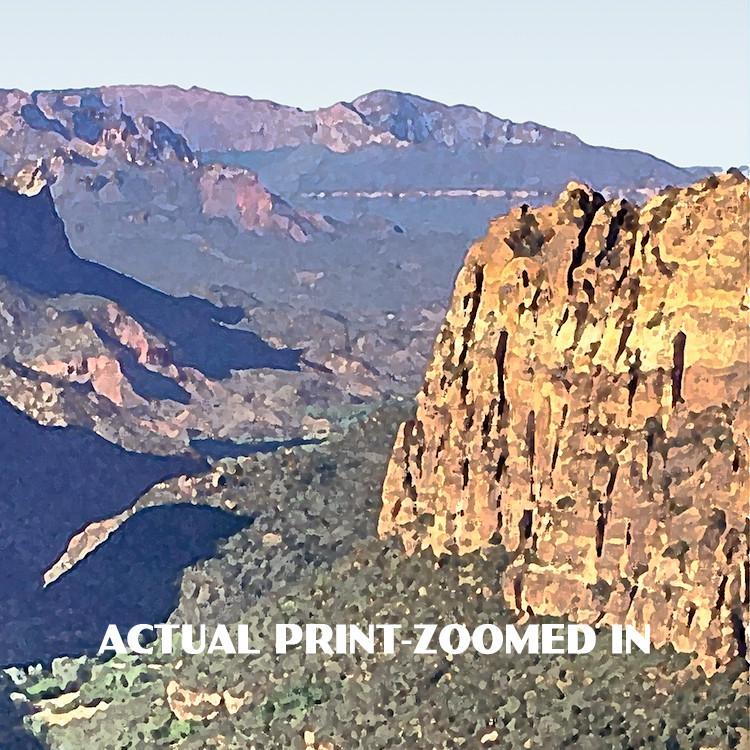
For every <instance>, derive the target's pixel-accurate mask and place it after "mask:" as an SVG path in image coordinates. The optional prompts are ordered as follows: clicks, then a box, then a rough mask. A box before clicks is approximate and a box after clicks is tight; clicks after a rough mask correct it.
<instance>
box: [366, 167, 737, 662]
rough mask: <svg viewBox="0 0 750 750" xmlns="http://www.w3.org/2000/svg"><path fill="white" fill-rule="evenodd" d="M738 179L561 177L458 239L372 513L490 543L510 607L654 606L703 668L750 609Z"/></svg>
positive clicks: (418, 531)
mask: <svg viewBox="0 0 750 750" xmlns="http://www.w3.org/2000/svg"><path fill="white" fill-rule="evenodd" d="M748 203H749V201H748V182H747V180H746V179H745V178H744V177H743V176H742V175H741V174H740V173H739V172H737V171H734V170H733V171H731V172H730V173H728V174H725V175H721V176H717V177H711V178H709V179H707V180H704V181H702V182H699V183H697V184H695V185H693V186H691V187H689V188H685V189H679V190H678V189H669V190H667V191H665V192H663V193H661V194H660V195H658V196H656V197H655V198H653V199H652V200H650V201H649V202H648V203H646V204H645V205H644V206H643V207H641V208H639V207H637V206H634V205H632V204H630V203H628V202H626V201H612V202H605V201H604V199H603V198H602V197H601V196H600V195H599V194H597V193H595V192H592V191H590V190H589V189H587V188H586V187H584V186H579V185H575V184H571V185H569V186H568V189H567V190H566V191H565V192H564V193H563V194H562V195H561V196H560V198H559V200H558V201H557V202H556V203H555V204H554V205H551V206H545V207H542V208H539V209H534V210H532V209H529V208H528V207H525V206H523V207H521V208H519V209H516V210H514V211H512V212H511V213H510V214H508V215H507V216H504V217H502V218H499V219H497V220H496V221H494V222H493V223H492V225H491V226H490V229H489V233H488V235H487V237H486V238H485V239H484V240H482V241H481V242H479V243H477V244H475V245H474V246H473V247H472V248H471V249H470V251H469V253H468V256H467V258H466V262H465V264H464V266H463V269H462V270H461V272H460V273H459V276H458V278H457V281H456V287H455V292H454V296H453V300H452V303H451V306H450V310H449V312H448V314H447V317H446V320H445V323H444V325H443V327H442V329H441V332H440V334H439V336H438V340H437V342H436V345H435V349H434V354H433V359H432V363H431V365H430V366H429V368H428V372H427V375H426V380H425V384H424V388H423V390H422V391H421V392H420V394H419V397H418V407H417V413H416V418H415V419H414V420H413V421H409V422H407V423H405V424H403V425H402V427H401V429H400V432H399V435H398V437H397V440H396V445H395V447H394V451H393V455H392V459H391V462H390V466H389V469H388V473H387V477H386V481H385V485H384V489H383V501H384V502H383V509H382V513H381V516H380V523H379V531H380V533H381V535H384V536H385V535H389V534H399V535H400V536H401V537H402V539H403V542H404V544H405V546H406V548H407V550H408V551H414V550H416V549H420V548H426V547H429V548H432V550H434V552H435V553H437V554H443V553H449V554H464V553H468V552H471V551H473V550H477V549H479V548H482V547H484V546H487V545H490V544H498V543H501V544H503V545H504V546H506V547H507V548H508V549H510V550H513V551H515V553H516V554H515V559H514V562H513V563H512V565H511V566H510V568H509V570H508V571H506V573H505V579H504V581H505V584H504V585H505V588H506V595H507V598H508V601H509V603H511V604H512V605H514V606H515V607H517V608H518V610H520V611H525V612H529V613H535V614H548V615H554V616H559V615H562V614H566V615H570V616H571V617H572V618H573V619H577V620H579V621H586V622H592V623H602V624H606V623H629V624H634V625H638V626H643V625H645V624H649V625H650V626H651V631H652V640H653V642H654V644H655V645H656V646H660V645H662V644H665V643H672V644H673V645H674V646H675V648H676V649H677V650H679V651H684V652H688V653H695V654H696V658H699V662H700V664H701V666H702V667H703V668H704V669H705V670H706V671H707V672H711V671H713V670H715V669H717V668H718V667H719V666H720V665H721V664H723V663H724V662H726V660H727V659H728V658H729V657H731V656H732V655H735V654H737V653H739V654H740V655H744V654H745V648H746V645H745V637H744V635H743V631H744V627H745V626H746V625H747V622H748V601H749V598H748V597H749V594H748V573H749V569H748V497H749V495H748V489H749V488H748V415H749V409H748V403H747V397H748V361H749V359H750V352H749V345H748V329H747V323H748V296H747V294H748V292H747V286H748V217H749V213H750V209H749V206H748Z"/></svg>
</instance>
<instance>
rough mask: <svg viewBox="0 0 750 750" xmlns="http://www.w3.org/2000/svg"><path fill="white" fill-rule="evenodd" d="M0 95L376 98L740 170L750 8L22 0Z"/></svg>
mask: <svg viewBox="0 0 750 750" xmlns="http://www.w3.org/2000/svg"><path fill="white" fill-rule="evenodd" d="M0 13H1V15H0V20H1V22H2V24H1V26H0V29H2V30H1V31H0V35H1V36H0V71H1V72H0V86H1V87H18V88H21V89H24V90H27V91H30V90H33V89H41V88H68V87H79V86H89V85H103V84H118V83H151V84H177V85H180V86H184V87H189V86H193V85H197V86H202V87H204V88H208V89H213V90H216V91H223V92H226V93H230V94H242V95H247V96H251V97H254V98H259V99H272V100H274V101H277V102H281V103H283V104H291V105H295V106H298V107H302V108H303V109H311V108H315V107H320V106H327V105H330V104H332V103H334V102H336V101H341V100H351V99H353V98H355V97H357V96H358V95H360V94H363V93H366V92H368V91H372V90H374V89H379V88H388V89H395V90H397V91H406V92H409V93H414V94H419V95H421V96H425V97H428V98H431V99H437V100H439V101H442V102H445V103H447V104H470V105H474V106H476V107H479V108H480V109H483V110H486V111H488V112H491V113H493V114H496V115H498V116H501V117H507V118H510V119H512V120H516V121H525V120H533V121H536V122H540V123H542V124H545V125H549V126H551V127H555V128H559V129H562V130H569V131H571V132H573V133H575V134H576V135H578V136H579V137H581V138H583V140H585V141H587V142H588V143H592V144H595V145H607V146H615V147H618V148H637V149H641V150H643V151H648V152H650V153H652V154H655V155H657V156H660V157H662V158H665V159H667V160H669V161H671V162H673V163H675V164H678V165H681V166H688V165H698V164H701V165H710V166H723V167H728V166H731V165H739V164H747V163H748V162H750V0H628V1H627V2H619V1H618V2H615V1H614V0H567V2H563V1H561V0H536V2H534V1H533V0H462V1H461V2H448V0H373V1H371V0H317V2H311V1H310V0H286V2H284V1H283V0H263V2H259V1H257V0H234V1H233V0H212V1H211V2H206V1H205V0H204V1H203V2H199V1H198V0H192V1H191V0H181V2H177V1H176V0H150V1H148V2H146V1H144V0H126V1H125V2H118V3H101V2H99V1H98V0H97V1H96V2H94V1H91V0H86V1H78V2H77V1H76V0H68V2H64V3H61V2H59V0H37V2H35V3H33V5H32V4H31V3H26V2H14V3H12V4H11V3H6V4H5V7H3V9H2V11H1V12H0Z"/></svg>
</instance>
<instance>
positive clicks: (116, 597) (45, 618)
mask: <svg viewBox="0 0 750 750" xmlns="http://www.w3.org/2000/svg"><path fill="white" fill-rule="evenodd" d="M251 522H252V520H251V519H249V518H246V517H241V516H236V515H233V514H231V513H227V512H226V511H223V510H220V509H218V508H210V507H201V506H195V505H188V504H176V505H165V506H159V507H154V508H146V509H144V510H142V511H139V512H138V513H136V514H135V515H134V516H133V517H132V518H130V519H129V520H128V521H126V522H125V523H124V524H123V525H122V526H120V528H119V529H117V531H115V532H114V533H113V534H112V536H110V538H109V539H108V540H107V541H106V542H105V543H104V544H102V545H100V546H99V547H97V548H96V549H95V550H94V551H93V552H92V553H90V554H89V555H88V556H87V557H86V558H85V559H84V560H82V561H81V562H80V563H79V564H78V565H76V566H75V567H74V568H73V569H72V570H70V571H69V572H68V573H66V574H65V575H64V576H63V577H62V578H60V579H58V580H57V581H56V582H55V583H53V584H52V585H51V586H49V587H47V588H46V589H45V588H42V586H41V580H38V581H37V582H36V584H35V585H31V586H30V587H27V588H25V590H23V591H19V590H14V591H13V592H11V596H10V598H9V599H8V598H7V595H4V597H3V598H4V599H5V605H6V615H5V616H4V617H3V620H2V622H1V623H0V665H8V664H27V663H31V662H42V663H48V662H49V661H51V660H52V659H53V658H55V657H58V656H62V655H80V654H93V653H96V651H97V649H98V648H99V645H100V644H101V641H102V637H103V636H104V633H105V631H106V629H107V625H109V624H110V623H114V624H116V625H118V627H119V628H120V630H121V631H123V632H124V631H125V630H127V629H128V628H130V627H132V626H133V625H135V624H138V623H159V622H165V621H166V620H167V618H168V617H169V615H170V613H171V612H172V611H173V610H174V608H175V607H176V606H177V600H178V595H179V584H180V579H181V576H182V572H183V570H184V569H185V568H186V567H188V566H190V565H192V564H194V563H196V562H197V561H198V560H201V559H205V558H207V557H210V556H211V555H212V554H214V552H215V549H216V543H217V541H218V540H219V539H223V538H226V537H229V536H231V535H232V534H235V533H237V532H238V531H239V530H240V529H242V528H243V527H245V526H247V525H248V524H250V523H251ZM9 604H10V607H8V605H9ZM8 613H10V616H8Z"/></svg>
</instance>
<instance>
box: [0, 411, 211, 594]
mask: <svg viewBox="0 0 750 750" xmlns="http://www.w3.org/2000/svg"><path fill="white" fill-rule="evenodd" d="M0 457H1V458H0V460H1V461H2V466H3V486H2V491H1V492H0V559H2V567H3V572H4V575H3V576H2V577H0V601H5V600H6V597H8V596H10V595H11V594H13V592H14V591H15V590H16V589H18V590H19V591H22V590H25V589H26V588H27V587H28V586H29V585H31V584H32V583H33V582H35V581H37V580H41V575H42V573H43V572H44V570H45V569H46V568H47V567H49V565H51V564H52V563H53V562H54V561H55V560H56V559H57V558H58V557H59V555H60V554H61V553H62V552H63V551H64V550H65V547H66V545H67V542H68V540H69V539H70V537H71V536H72V535H73V534H75V533H76V532H78V531H80V530H81V528H83V527H84V526H85V525H86V524H88V523H90V522H91V521H95V520H99V519H103V518H108V517H110V516H112V515H115V514H116V513H119V512H120V511H122V510H123V509H125V508H127V507H129V506H130V505H131V504H132V503H133V501H134V500H135V499H136V498H137V497H138V496H139V495H141V494H142V493H143V492H144V491H145V490H147V489H148V488H149V487H150V486H151V485H153V484H155V483H156V482H159V481H162V480H164V479H166V478H169V477H172V476H176V475H180V474H190V473H196V472H199V471H201V470H203V469H204V468H205V467H206V464H205V462H204V461H202V460H201V459H197V458H192V457H190V456H187V455H183V456H152V455H148V454H142V453H131V452H129V451H126V450H125V449H124V448H120V447H119V446H117V445H113V444H112V443H109V442H107V441H106V440H104V438H101V437H99V436H98V435H95V434H94V433H92V432H89V431H88V430H86V429H83V428H80V427H43V426H41V425H39V424H37V423H36V422H34V421H33V420H32V419H30V418H29V417H27V416H26V415H25V414H23V413H22V412H20V411H17V410H16V409H15V408H13V407H12V406H11V405H10V404H9V403H8V402H7V401H5V400H2V399H0Z"/></svg>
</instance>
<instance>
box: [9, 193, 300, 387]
mask: <svg viewBox="0 0 750 750" xmlns="http://www.w3.org/2000/svg"><path fill="white" fill-rule="evenodd" d="M0 274H3V275H5V276H7V277H8V278H10V279H12V280H13V281H15V282H17V283H19V284H21V285H23V286H25V287H26V288H28V289H32V290H33V291H35V292H37V293H39V294H43V295H45V296H58V295H60V294H74V293H81V294H91V295H97V296H101V297H105V298H107V299H110V300H113V301H114V302H117V303H118V304H119V305H121V306H122V307H123V308H124V309H125V310H126V311H127V312H128V313H129V314H130V315H132V316H133V317H135V318H136V319H137V320H138V321H139V322H140V323H142V324H144V325H146V326H147V327H148V328H150V329H151V330H152V331H154V332H155V333H157V334H160V335H161V336H162V337H163V338H165V339H166V340H167V341H168V342H169V344H170V348H171V350H172V356H173V358H174V361H175V363H176V364H178V365H181V366H189V367H196V368H197V369H199V370H201V371H202V372H204V373H205V374H206V375H208V376H209V377H211V378H223V377H227V376H228V375H229V374H230V370H233V369H234V370H241V369H248V368H256V367H270V368H275V369H283V370H294V369H297V367H298V364H297V363H298V358H299V353H298V352H297V351H296V350H292V349H274V348H273V347H271V346H269V345H268V344H266V343H265V342H264V341H263V340H262V339H261V338H259V337H258V336H256V335H255V334H254V333H252V332H250V331H244V330H238V329H233V328H228V327H227V325H232V324H236V323H238V322H239V321H240V320H241V319H242V317H243V312H242V310H241V308H238V307H218V306H216V305H213V304H212V303H210V302H209V301H207V300H203V299H199V298H198V297H171V296H170V295H168V294H164V293H163V292H160V291H158V290H156V289H153V288H151V287H149V286H146V285H145V284H141V283H140V282H139V281H136V280H135V279H132V278H130V277H128V276H125V275H123V274H120V273H117V272H116V271H113V270H111V269H109V268H106V267H105V266H101V265H99V264H98V263H93V262H92V261H88V260H84V259H82V258H79V257H78V256H77V255H76V254H75V253H74V252H73V251H72V250H71V248H70V245H69V243H68V239H67V237H66V235H65V228H64V226H63V223H62V221H61V219H60V218H59V216H58V215H57V212H56V211H55V206H54V202H53V199H52V195H51V193H50V191H49V189H48V188H44V189H43V190H42V191H41V192H40V193H39V195H37V196H35V197H31V198H30V197H26V196H23V195H19V194H17V193H14V192H12V191H10V190H6V189H3V188H0Z"/></svg>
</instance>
